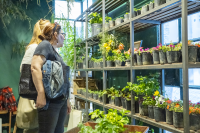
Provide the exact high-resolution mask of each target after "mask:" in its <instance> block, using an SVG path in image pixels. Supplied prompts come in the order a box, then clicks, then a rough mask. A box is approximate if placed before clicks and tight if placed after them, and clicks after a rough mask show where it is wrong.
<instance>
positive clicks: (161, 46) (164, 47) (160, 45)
mask: <svg viewBox="0 0 200 133" xmlns="http://www.w3.org/2000/svg"><path fill="white" fill-rule="evenodd" d="M157 48H158V49H159V51H163V52H167V46H166V45H162V44H161V43H159V44H158V46H157Z"/></svg>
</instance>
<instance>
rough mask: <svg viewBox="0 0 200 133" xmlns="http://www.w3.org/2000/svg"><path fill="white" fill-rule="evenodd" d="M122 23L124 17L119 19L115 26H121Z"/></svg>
mask: <svg viewBox="0 0 200 133" xmlns="http://www.w3.org/2000/svg"><path fill="white" fill-rule="evenodd" d="M122 22H123V17H120V18H117V19H116V20H115V24H116V25H119V24H121V23H122Z"/></svg>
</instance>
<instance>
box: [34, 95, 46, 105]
mask: <svg viewBox="0 0 200 133" xmlns="http://www.w3.org/2000/svg"><path fill="white" fill-rule="evenodd" d="M45 105H46V97H45V93H44V92H41V93H38V96H37V101H36V105H35V107H37V108H43V107H44V106H45Z"/></svg>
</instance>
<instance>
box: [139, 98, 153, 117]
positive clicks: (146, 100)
mask: <svg viewBox="0 0 200 133" xmlns="http://www.w3.org/2000/svg"><path fill="white" fill-rule="evenodd" d="M155 104H156V100H155V97H150V96H145V97H144V101H143V103H142V105H144V106H148V116H149V118H151V119H154V109H153V106H155Z"/></svg>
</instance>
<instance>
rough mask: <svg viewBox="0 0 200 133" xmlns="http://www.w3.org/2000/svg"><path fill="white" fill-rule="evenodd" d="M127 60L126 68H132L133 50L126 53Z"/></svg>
mask: <svg viewBox="0 0 200 133" xmlns="http://www.w3.org/2000/svg"><path fill="white" fill-rule="evenodd" d="M124 55H125V59H126V66H128V67H130V66H131V49H130V48H129V50H128V51H124Z"/></svg>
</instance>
